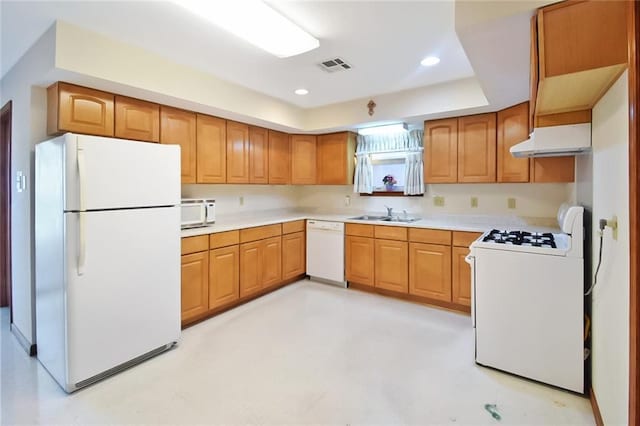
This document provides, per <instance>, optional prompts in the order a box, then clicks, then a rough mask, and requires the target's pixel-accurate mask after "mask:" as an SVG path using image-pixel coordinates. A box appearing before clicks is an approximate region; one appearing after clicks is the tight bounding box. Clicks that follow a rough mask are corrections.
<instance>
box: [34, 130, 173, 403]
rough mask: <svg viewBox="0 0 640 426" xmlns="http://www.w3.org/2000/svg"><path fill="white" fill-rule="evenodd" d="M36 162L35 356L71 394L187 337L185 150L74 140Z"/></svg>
mask: <svg viewBox="0 0 640 426" xmlns="http://www.w3.org/2000/svg"><path fill="white" fill-rule="evenodd" d="M35 163H36V181H35V197H36V200H35V202H36V215H35V216H36V217H35V244H36V337H37V352H38V359H39V360H40V362H41V363H42V365H43V366H44V367H45V368H46V369H47V371H49V373H50V374H51V375H52V376H53V377H54V379H55V380H56V381H57V382H58V383H59V384H60V386H62V388H63V389H64V390H65V391H67V392H72V391H74V390H76V389H79V388H81V387H83V386H87V385H89V384H91V383H94V382H96V381H98V380H100V379H102V378H104V377H106V376H108V375H111V374H114V373H116V372H118V371H121V370H123V369H125V368H128V367H130V366H132V365H134V364H136V363H138V362H141V361H143V360H145V359H147V358H149V357H151V356H153V355H155V354H158V353H160V352H162V351H164V350H166V349H168V348H170V347H172V346H173V345H174V344H176V343H177V341H178V339H179V337H180V208H179V203H180V148H179V147H178V146H177V145H160V144H153V143H145V142H135V141H128V140H119V139H110V138H103V137H95V136H84V135H76V134H70V133H68V134H65V135H63V136H60V137H58V138H55V139H52V140H49V141H46V142H42V143H40V144H38V145H37V146H36V158H35Z"/></svg>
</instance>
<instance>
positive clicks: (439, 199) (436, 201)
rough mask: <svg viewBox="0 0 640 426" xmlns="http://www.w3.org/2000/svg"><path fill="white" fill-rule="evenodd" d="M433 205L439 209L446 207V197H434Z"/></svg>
mask: <svg viewBox="0 0 640 426" xmlns="http://www.w3.org/2000/svg"><path fill="white" fill-rule="evenodd" d="M433 205H434V206H437V207H444V197H443V196H441V195H436V196H435V197H433Z"/></svg>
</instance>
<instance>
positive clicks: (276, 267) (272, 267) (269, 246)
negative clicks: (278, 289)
mask: <svg viewBox="0 0 640 426" xmlns="http://www.w3.org/2000/svg"><path fill="white" fill-rule="evenodd" d="M260 250H261V253H260V256H261V259H260V274H261V276H262V288H267V287H271V286H273V285H276V284H280V283H281V282H282V239H281V237H273V238H268V239H266V240H262V241H261V247H260Z"/></svg>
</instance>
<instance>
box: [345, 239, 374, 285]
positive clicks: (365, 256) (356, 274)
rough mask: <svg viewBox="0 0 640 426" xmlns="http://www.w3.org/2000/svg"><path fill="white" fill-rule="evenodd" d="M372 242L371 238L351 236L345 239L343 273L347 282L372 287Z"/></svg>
mask: <svg viewBox="0 0 640 426" xmlns="http://www.w3.org/2000/svg"><path fill="white" fill-rule="evenodd" d="M372 230H373V229H372ZM373 241H374V239H373V238H367V237H356V236H351V235H348V236H347V237H346V238H345V260H346V262H345V263H346V265H345V273H346V277H347V281H349V282H353V283H356V284H363V285H368V286H371V287H373V285H374V280H373V274H374V267H373V265H374V261H373V256H374V244H373Z"/></svg>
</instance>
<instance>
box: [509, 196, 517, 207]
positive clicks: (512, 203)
mask: <svg viewBox="0 0 640 426" xmlns="http://www.w3.org/2000/svg"><path fill="white" fill-rule="evenodd" d="M507 207H508V208H510V209H515V208H516V199H515V198H507Z"/></svg>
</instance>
